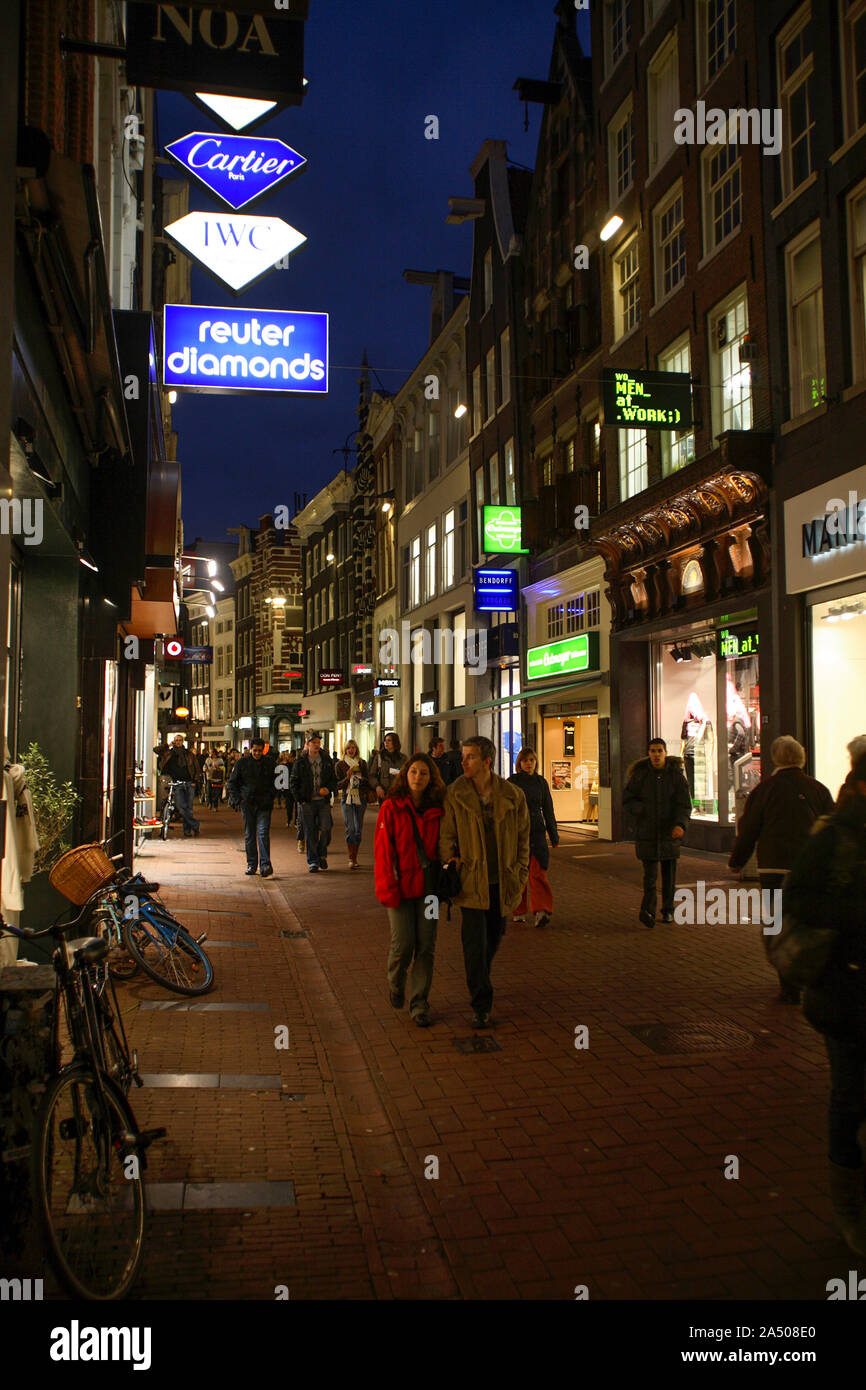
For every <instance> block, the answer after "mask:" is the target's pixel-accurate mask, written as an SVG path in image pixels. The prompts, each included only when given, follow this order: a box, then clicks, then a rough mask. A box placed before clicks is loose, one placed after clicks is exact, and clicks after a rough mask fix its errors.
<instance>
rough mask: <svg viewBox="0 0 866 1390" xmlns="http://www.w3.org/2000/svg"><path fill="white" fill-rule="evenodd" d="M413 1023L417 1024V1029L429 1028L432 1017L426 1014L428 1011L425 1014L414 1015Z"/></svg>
mask: <svg viewBox="0 0 866 1390" xmlns="http://www.w3.org/2000/svg"><path fill="white" fill-rule="evenodd" d="M412 1022H413V1023H414V1024H415V1026H416V1028H429V1027H430V1015H429V1014H428V1013H427V1012H426V1010H425V1012H424V1013H423V1014H413V1015H412Z"/></svg>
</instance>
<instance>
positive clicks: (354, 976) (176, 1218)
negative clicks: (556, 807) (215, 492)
mask: <svg viewBox="0 0 866 1390" xmlns="http://www.w3.org/2000/svg"><path fill="white" fill-rule="evenodd" d="M202 826H203V828H202V834H201V838H200V839H198V840H193V841H187V842H184V841H182V840H181V839H179V838H178V839H175V838H172V840H171V841H170V842H169V843H168V844H162V843H160V842H154V843H153V844H152V845H149V846H148V847H146V848H145V850H144V851H143V854H142V856H141V858H140V860H139V861H138V867H140V868H141V869H142V870H144V871H146V872H147V873H149V874H153V875H154V876H155V877H156V878H157V879H158V880H159V881H160V882H161V883H162V885H163V891H164V895H165V898H166V900H167V902H168V903H169V904H170V906H172V907H173V908H174V909H175V910H176V911H177V912H178V913H179V915H180V916H181V917H182V918H183V919H184V920H185V921H186V922H187V923H188V924H189V926H190V927H191V928H192V929H193V930H195V931H196V932H198V931H203V930H205V929H206V930H207V931H208V933H209V942H210V943H218V942H227V943H228V942H232V943H235V944H234V945H222V946H221V945H213V948H212V958H213V961H214V964H215V969H216V972H217V983H216V987H215V989H214V990H213V992H212V993H211V994H210V995H208V996H207V1002H208V1003H211V1004H227V1003H247V1004H257V1005H259V1006H260V1007H259V1008H258V1009H257V1010H239V1011H227V1012H224V1011H214V1010H204V1011H202V1010H201V1009H194V1010H185V1009H180V1010H175V1009H171V1010H145V1009H143V1008H141V1007H140V1006H141V1005H142V1004H143V1003H144V1002H146V1001H149V1000H166V999H168V998H176V997H175V996H168V995H167V994H165V993H164V992H163V991H161V990H159V989H158V987H156V986H155V985H152V984H150V983H140V982H138V981H133V982H132V983H131V984H129V985H125V986H123V987H122V992H121V999H122V1001H123V1006H124V1009H125V1010H126V1011H127V1012H126V1013H125V1019H126V1023H127V1026H128V1028H129V1030H130V1033H131V1037H132V1041H133V1042H134V1044H135V1046H136V1047H137V1048H138V1050H139V1054H140V1059H141V1069H142V1071H143V1072H144V1073H145V1074H147V1075H148V1076H151V1077H152V1076H154V1075H159V1074H164V1073H184V1074H186V1073H196V1074H205V1076H204V1079H205V1081H206V1083H207V1084H206V1085H204V1086H195V1087H192V1086H189V1085H182V1086H178V1085H171V1086H167V1087H166V1086H154V1085H148V1086H147V1087H146V1088H145V1089H144V1090H141V1091H139V1092H137V1093H135V1094H134V1095H133V1101H134V1104H135V1108H136V1112H137V1114H138V1116H139V1119H140V1121H141V1123H142V1124H143V1125H146V1126H150V1125H156V1124H165V1125H166V1126H167V1127H168V1129H169V1138H168V1140H167V1141H166V1142H163V1143H161V1144H159V1145H156V1146H155V1147H154V1149H153V1150H151V1158H150V1165H149V1168H148V1177H149V1181H150V1182H152V1183H157V1184H160V1187H158V1188H157V1189H156V1190H155V1191H156V1193H157V1194H163V1196H162V1197H160V1198H159V1200H160V1202H161V1203H162V1204H163V1205H164V1206H165V1208H166V1209H163V1210H159V1211H157V1212H156V1213H155V1214H154V1216H153V1217H152V1230H151V1239H150V1242H149V1250H148V1255H147V1259H146V1263H145V1268H144V1273H143V1276H142V1278H141V1281H140V1284H139V1286H138V1290H137V1292H138V1294H139V1296H141V1297H143V1298H148V1299H165V1298H200V1297H209V1298H228V1297H231V1296H236V1297H242V1298H249V1299H273V1297H274V1288H275V1286H276V1285H280V1284H282V1285H285V1286H287V1288H288V1290H289V1293H290V1296H291V1298H292V1299H321V1298H339V1299H369V1298H386V1299H387V1298H409V1299H428V1298H435V1299H460V1298H466V1299H496V1298H521V1299H573V1298H574V1289H575V1286H576V1285H579V1284H585V1285H586V1286H587V1287H588V1290H589V1296H590V1298H592V1299H602V1300H603V1299H617V1298H644V1299H672V1298H695V1299H711V1298H723V1299H724V1298H732V1297H741V1298H755V1299H775V1298H795V1299H823V1298H826V1292H825V1285H826V1281H827V1280H828V1279H829V1278H831V1277H836V1276H839V1275H845V1274H846V1272H847V1270H848V1268H849V1265H850V1264H851V1257H850V1255H849V1254H848V1252H847V1250H846V1248H845V1247H844V1245H843V1244H842V1243H841V1242H840V1241H839V1240H838V1239H837V1238H836V1237H835V1235H834V1233H833V1231H832V1229H831V1228H830V1226H829V1202H828V1199H827V1197H826V1195H825V1184H824V1179H823V1166H824V1111H825V1105H826V1095H827V1090H828V1068H827V1065H826V1062H825V1059H824V1054H823V1050H822V1045H821V1041H820V1039H819V1038H818V1037H817V1035H816V1034H814V1033H813V1032H812V1030H811V1029H810V1028H809V1027H808V1025H807V1024H806V1023H805V1022H804V1020H803V1019H802V1017H801V1016H800V1014H799V1012H798V1011H797V1010H795V1009H791V1008H785V1007H784V1006H780V1005H778V1004H776V1003H775V1002H774V995H775V988H774V980H773V977H772V976H771V974H770V972H769V969H768V967H767V965H766V963H765V961H764V957H763V951H762V949H761V945H760V941H759V939H758V929H757V928H756V927H749V926H745V927H742V926H727V927H706V926H697V927H687V926H661V925H659V926H657V927H656V929H655V930H654V931H647V930H646V929H645V928H643V927H642V926H640V925H639V923H638V921H637V912H636V908H637V902H638V880H639V865H638V863H637V861H636V860H635V858H634V855H633V850H632V848H631V847H630V846H626V845H611V844H607V843H601V844H596V843H594V842H593V841H592V840H588V839H586V838H583V837H581V836H579V835H577V834H568V833H567V832H566V833H565V834H564V835H563V846H562V847H561V848H560V849H559V850H558V851H557V852H556V853H555V854H554V855H553V864H552V869H551V879H552V883H553V887H554V892H555V895H556V914H555V917H554V920H553V923H552V924H551V926H550V928H548V929H547V930H546V931H537V930H535V928H534V927H532V926H530V925H526V926H519V925H513V924H509V926H508V931H507V934H506V937H505V940H504V942H503V946H502V948H501V951H500V954H499V956H498V958H497V960H496V963H495V968H494V983H495V986H496V1000H495V1004H494V1018H495V1019H496V1020H497V1021H498V1026H497V1027H496V1028H495V1030H494V1031H493V1034H492V1036H494V1037H495V1039H496V1041H497V1042H498V1043H499V1045H500V1048H501V1050H500V1051H496V1052H493V1053H489V1054H473V1053H469V1054H468V1055H463V1054H461V1053H460V1052H458V1050H457V1049H456V1048H455V1045H454V1043H455V1040H459V1039H469V1038H471V1037H472V1036H473V1034H472V1030H471V1028H470V1026H469V1021H470V1014H471V1010H470V1009H469V1007H468V1001H467V996H466V989H465V983H464V980H463V974H462V956H461V951H460V940H459V913H457V912H455V913H454V914H453V916H454V920H453V921H452V922H451V923H450V924H449V922H448V921H447V919H445V920H443V921H442V922H441V923H440V931H439V944H438V956H437V965H436V974H435V978H434V987H433V996H432V1004H433V1009H434V1016H435V1023H434V1026H433V1027H432V1028H431V1029H430V1030H429V1031H428V1032H423V1031H422V1030H419V1029H417V1028H415V1027H414V1026H413V1025H412V1024H411V1022H410V1020H409V1018H408V1014H407V1013H406V1012H403V1013H396V1012H395V1011H394V1010H392V1009H391V1007H390V1006H389V1004H388V1002H387V995H386V988H385V977H384V968H385V958H386V952H387V942H388V930H387V923H386V916H385V912H384V909H382V908H381V907H380V906H379V905H378V903H377V902H376V901H375V898H374V896H373V889H372V869H371V852H372V830H373V825H372V820H371V819H369V818H368V821H367V825H366V826H365V832H364V833H365V841H364V845H363V847H362V852H361V869H360V870H359V871H358V872H356V873H349V871H348V868H347V864H346V859H345V854H344V852H343V842H342V824H341V822H340V820H339V812H337V816H336V817H335V836H334V842H333V844H332V856H331V860H330V862H331V865H332V867H331V868H330V869H329V871H328V873H327V874H319V875H318V876H314V875H308V874H307V872H306V861H305V859H304V858H302V857H301V856H300V855H298V853H297V851H296V848H295V840H294V833H293V832H292V834H291V836H289V835H288V834H287V832H286V828H285V822H284V815H283V813H282V812H281V811H279V810H276V811H275V812H274V835H273V842H274V856H273V857H274V865H275V871H276V873H275V877H274V878H272V879H270V880H261V879H258V878H256V879H246V878H245V877H244V876H243V870H244V867H245V864H244V857H243V854H242V847H241V835H240V821H239V819H238V817H236V816H235V815H234V814H233V813H231V812H230V811H221V812H219V813H218V814H213V813H203V815H202ZM697 878H704V879H705V880H707V881H709V882H713V881H717V882H718V881H721V882H724V883H727V882H728V881H729V880H728V878H727V876H726V870H725V869H724V867H723V865H722V863H721V861H720V860H718V859H715V860H714V859H708V858H697V857H692V856H688V857H684V858H683V860H682V861H681V866H680V874H679V879H680V884H681V885H685V884H689V883H694V882H695V880H696V879H697ZM298 932H303V933H304V935H301V936H298V935H294V933H298ZM262 1005H266V1006H267V1007H266V1008H265V1009H262V1008H261V1006H262ZM689 1022H692V1023H694V1022H699V1023H701V1024H703V1025H704V1027H705V1028H706V1027H708V1026H709V1025H711V1024H713V1023H715V1024H723V1025H727V1026H728V1027H730V1026H731V1025H733V1026H734V1027H735V1028H737V1029H741V1030H746V1031H745V1034H740V1033H736V1032H735V1033H733V1034H730V1035H729V1036H728V1038H727V1041H725V1042H724V1043H723V1045H722V1046H721V1047H716V1049H715V1050H713V1051H704V1052H701V1053H686V1054H680V1055H661V1054H659V1053H657V1052H655V1051H653V1050H652V1049H651V1048H650V1047H649V1046H648V1045H647V1043H646V1042H644V1041H642V1040H641V1039H640V1038H639V1037H637V1036H635V1031H634V1030H635V1029H639V1028H640V1027H641V1026H643V1025H652V1024H660V1023H666V1024H677V1023H679V1024H686V1023H689ZM280 1025H285V1026H286V1027H287V1028H288V1029H289V1041H290V1046H289V1048H288V1050H279V1049H278V1048H276V1047H275V1029H276V1028H278V1027H279V1026H280ZM579 1025H586V1026H587V1027H588V1029H589V1047H588V1050H577V1049H576V1048H575V1046H574V1030H575V1028H576V1027H577V1026H579ZM431 1155H432V1156H435V1157H436V1158H438V1160H439V1176H438V1178H437V1179H428V1178H427V1177H425V1164H427V1160H428V1156H431ZM728 1155H736V1156H737V1157H738V1159H739V1164H740V1176H739V1179H738V1180H729V1179H726V1178H725V1176H724V1168H725V1163H726V1159H727V1156H728ZM287 1181H288V1182H290V1183H291V1184H293V1185H294V1204H293V1205H281V1206H267V1207H262V1206H261V1205H259V1203H260V1202H261V1201H265V1200H272V1199H273V1200H284V1199H285V1198H284V1196H283V1198H274V1197H273V1194H276V1193H283V1194H285V1191H286V1189H285V1188H283V1187H279V1188H278V1187H276V1186H273V1187H263V1188H261V1189H260V1190H253V1191H252V1192H251V1193H250V1194H249V1195H248V1196H247V1197H246V1198H245V1199H244V1200H245V1203H246V1204H245V1205H243V1206H241V1207H230V1208H228V1209H219V1208H218V1207H216V1206H215V1205H214V1203H216V1202H218V1201H219V1200H220V1198H219V1195H216V1196H213V1195H211V1196H210V1197H209V1196H208V1194H207V1193H206V1192H205V1193H204V1194H200V1195H199V1197H198V1199H197V1198H196V1192H197V1189H196V1188H194V1187H191V1188H187V1189H186V1195H185V1197H184V1199H183V1201H184V1207H183V1210H181V1209H179V1204H180V1200H181V1199H180V1197H178V1196H177V1194H178V1193H180V1192H181V1189H180V1187H179V1186H176V1185H178V1184H181V1183H187V1184H211V1183H239V1182H244V1183H267V1184H284V1183H286V1182H287ZM164 1184H174V1185H175V1186H174V1187H168V1186H162V1185H164ZM172 1193H174V1194H175V1197H174V1198H172V1196H171V1194H172ZM165 1194H168V1196H165ZM262 1194H266V1195H264V1196H263V1195H262ZM267 1194H271V1196H268V1195H267ZM195 1200H200V1201H202V1200H203V1201H204V1202H205V1205H204V1206H203V1207H201V1208H200V1209H193V1208H192V1207H191V1203H192V1202H194V1201H195ZM232 1200H237V1198H236V1197H235V1198H234V1199H232ZM289 1200H291V1199H290V1198H289ZM172 1203H173V1206H174V1209H171V1206H172Z"/></svg>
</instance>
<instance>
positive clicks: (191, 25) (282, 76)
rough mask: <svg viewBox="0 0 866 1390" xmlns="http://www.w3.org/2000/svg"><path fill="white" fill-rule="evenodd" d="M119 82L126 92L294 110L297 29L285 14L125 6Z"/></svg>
mask: <svg viewBox="0 0 866 1390" xmlns="http://www.w3.org/2000/svg"><path fill="white" fill-rule="evenodd" d="M126 80H127V83H128V84H129V86H130V87H159V88H162V89H163V90H164V91H170V92H192V93H195V92H208V93H210V92H214V93H217V94H221V95H224V96H240V97H243V96H250V97H256V98H258V99H259V100H260V101H280V102H283V103H284V104H285V105H287V106H300V104H301V102H302V101H303V99H304V24H303V19H302V18H300V16H299V14H298V10H297V7H296V6H294V5H293V7H292V10H291V11H287V10H286V9H285V8H284V7H283V6H282V5H281V6H280V9H279V10H275V8H274V6H270V7H269V12H268V13H262V14H248V13H243V12H237V11H235V10H234V9H231V10H229V9H221V8H220V9H216V8H213V9H212V8H210V7H208V8H204V9H200V8H197V7H196V6H194V5H178V4H173V5H168V4H165V5H148V4H132V3H130V4H128V5H127V6H126Z"/></svg>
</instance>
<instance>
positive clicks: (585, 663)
mask: <svg viewBox="0 0 866 1390" xmlns="http://www.w3.org/2000/svg"><path fill="white" fill-rule="evenodd" d="M598 666H599V659H598V633H597V632H581V633H579V634H578V635H576V636H574V637H566V638H565V640H564V641H562V642H548V643H547V645H546V646H544V647H530V648H529V651H528V652H527V653H526V679H527V680H530V681H537V680H541V679H542V678H543V677H545V676H568V675H572V674H574V673H575V672H579V671H597V670H598Z"/></svg>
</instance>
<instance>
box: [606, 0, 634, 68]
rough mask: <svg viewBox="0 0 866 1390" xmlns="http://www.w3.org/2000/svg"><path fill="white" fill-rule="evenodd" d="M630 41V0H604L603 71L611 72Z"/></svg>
mask: <svg viewBox="0 0 866 1390" xmlns="http://www.w3.org/2000/svg"><path fill="white" fill-rule="evenodd" d="M630 43H631V0H604V71H605V76H607V75H608V73H611V72H613V70H614V68H615V67H616V65H617V63H618V62H619V61H620V59H621V58H622V57H623V56H624V54H625V52H626V49H627V48H628V46H629V44H630Z"/></svg>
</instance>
